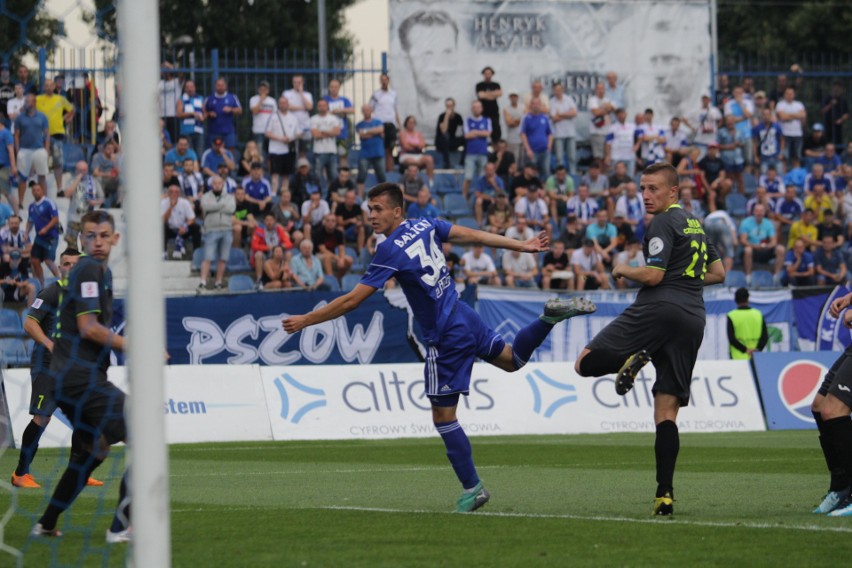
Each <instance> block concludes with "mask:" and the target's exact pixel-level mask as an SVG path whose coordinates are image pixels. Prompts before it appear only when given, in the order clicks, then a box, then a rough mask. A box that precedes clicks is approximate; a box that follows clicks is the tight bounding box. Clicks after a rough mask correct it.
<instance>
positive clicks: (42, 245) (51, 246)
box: [30, 238, 56, 260]
mask: <svg viewBox="0 0 852 568" xmlns="http://www.w3.org/2000/svg"><path fill="white" fill-rule="evenodd" d="M55 252H56V239H51V240H49V241H46V240H44V239H41V238H36V239H35V241H34V242H33V248H32V249H31V251H30V257H31V258H37V259H39V260H53V257H54V253H55Z"/></svg>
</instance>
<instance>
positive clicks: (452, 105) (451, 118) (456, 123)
mask: <svg viewBox="0 0 852 568" xmlns="http://www.w3.org/2000/svg"><path fill="white" fill-rule="evenodd" d="M495 102H496V101H495ZM462 146H464V118H462V116H461V115H460V114H458V113H457V112H456V101H455V99H453V98H451V97H448V98H447V100H445V101H444V112H442V113H441V114H440V115H438V124H437V125H436V126H435V149H436V150H437V151H438V152H440V153H441V157H442V158H443V165H444V167H445V168H452V167H453V164H452V163H451V158H450V152H458V151H459V149H460V148H461V147H462Z"/></svg>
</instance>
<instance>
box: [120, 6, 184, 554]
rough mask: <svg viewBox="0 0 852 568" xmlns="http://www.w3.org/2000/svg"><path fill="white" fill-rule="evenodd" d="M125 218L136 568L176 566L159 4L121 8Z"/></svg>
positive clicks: (131, 490) (131, 465)
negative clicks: (166, 406) (167, 393)
mask: <svg viewBox="0 0 852 568" xmlns="http://www.w3.org/2000/svg"><path fill="white" fill-rule="evenodd" d="M118 25H119V28H118V29H119V34H118V36H119V39H120V41H121V51H120V53H121V76H120V80H121V87H122V89H121V92H122V97H123V99H124V100H123V101H122V107H123V108H125V109H133V110H132V111H131V112H127V113H125V115H124V116H123V117H122V118H123V125H122V137H121V140H122V146H123V153H124V155H125V156H126V159H125V161H124V180H125V181H124V183H125V184H126V186H127V191H126V193H125V195H126V198H125V200H124V211H125V214H126V219H127V252H128V274H127V278H128V283H129V284H128V287H127V310H126V314H127V336H128V341H129V343H128V353H127V362H128V363H127V365H128V367H127V372H128V376H129V384H130V391H131V392H130V397H129V401H130V408H129V409H128V418H129V434H128V435H129V443H128V452H129V460H128V461H129V463H130V468H131V469H130V493H131V495H132V498H133V509H132V510H133V512H132V515H133V518H132V524H133V565H134V566H137V567H140V568H146V567H149V566H150V567H154V566H156V567H157V568H168V567H169V566H170V565H171V546H170V535H171V530H170V523H169V477H168V448H167V446H166V436H165V430H166V429H165V416H164V415H163V400H164V387H163V354H164V352H165V315H164V311H165V300H164V298H163V293H162V284H161V282H162V279H161V272H162V260H161V257H162V251H163V244H162V243H163V227H162V222H161V220H160V196H159V193H158V192H157V191H151V189H152V188H156V187H157V186H158V184H159V183H160V179H161V178H162V174H161V156H160V133H159V104H158V88H157V85H158V81H159V76H160V19H159V2H158V1H157V0H120V3H119V6H118Z"/></svg>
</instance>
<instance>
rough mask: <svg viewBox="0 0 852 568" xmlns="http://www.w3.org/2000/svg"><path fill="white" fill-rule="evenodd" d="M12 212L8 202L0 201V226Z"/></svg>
mask: <svg viewBox="0 0 852 568" xmlns="http://www.w3.org/2000/svg"><path fill="white" fill-rule="evenodd" d="M0 124H2V123H0ZM14 214H15V210H14V209H12V208H11V207H10V206H9V205H8V204H6V203H3V202H1V201H0V227H3V226H5V225H6V222H7V221H8V220H9V218H10V217H11V216H12V215H14Z"/></svg>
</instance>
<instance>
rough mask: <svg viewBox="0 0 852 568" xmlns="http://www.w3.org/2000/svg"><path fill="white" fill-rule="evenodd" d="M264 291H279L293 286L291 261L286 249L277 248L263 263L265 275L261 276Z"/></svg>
mask: <svg viewBox="0 0 852 568" xmlns="http://www.w3.org/2000/svg"><path fill="white" fill-rule="evenodd" d="M260 279H261V285H262V286H263V289H264V290H278V289H280V288H289V287H291V286H292V285H293V274H292V272H290V261H289V259H288V257H287V253H285V252H284V247H282V246H280V245H279V246H276V247H274V248H273V249H272V255H271V256H270V258H267V259H266V261H265V262H264V263H263V274H261V275H260Z"/></svg>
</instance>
